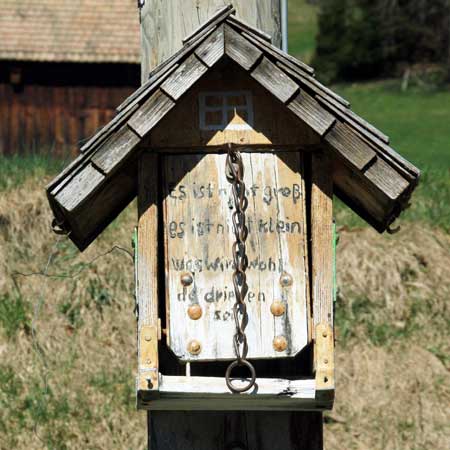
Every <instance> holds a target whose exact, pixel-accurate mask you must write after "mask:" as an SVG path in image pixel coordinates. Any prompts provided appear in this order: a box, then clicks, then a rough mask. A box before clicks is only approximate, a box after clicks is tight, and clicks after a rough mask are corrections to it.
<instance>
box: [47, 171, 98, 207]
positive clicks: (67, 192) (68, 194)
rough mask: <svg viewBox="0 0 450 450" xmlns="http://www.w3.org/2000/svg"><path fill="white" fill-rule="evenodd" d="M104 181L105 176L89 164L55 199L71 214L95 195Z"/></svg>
mask: <svg viewBox="0 0 450 450" xmlns="http://www.w3.org/2000/svg"><path fill="white" fill-rule="evenodd" d="M104 179H105V176H104V175H103V174H101V173H100V172H99V171H98V170H97V169H96V168H95V167H93V166H92V165H91V164H89V165H88V166H86V167H85V168H84V169H83V170H82V171H81V172H79V173H78V174H77V175H76V176H75V177H74V178H73V179H72V180H71V181H70V183H68V184H67V185H66V186H64V188H63V189H62V190H61V191H60V192H59V193H58V194H57V195H56V198H55V199H56V201H57V202H58V204H59V205H60V206H61V207H62V208H64V210H66V211H67V212H69V213H71V212H73V211H74V210H76V209H77V208H78V207H79V206H80V204H82V203H83V202H85V201H86V200H87V198H89V196H91V195H93V194H94V192H95V191H96V190H97V189H98V188H99V186H100V185H101V183H102V182H103V180H104Z"/></svg>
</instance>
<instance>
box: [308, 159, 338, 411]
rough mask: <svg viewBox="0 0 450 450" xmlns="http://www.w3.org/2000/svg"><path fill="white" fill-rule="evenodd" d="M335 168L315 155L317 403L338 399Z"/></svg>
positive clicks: (313, 223)
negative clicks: (335, 358) (334, 269)
mask: <svg viewBox="0 0 450 450" xmlns="http://www.w3.org/2000/svg"><path fill="white" fill-rule="evenodd" d="M332 172H333V166H332V161H331V158H330V155H329V154H328V153H325V152H316V153H313V154H312V174H311V180H312V189H311V265H312V268H311V286H312V305H313V308H312V310H313V320H314V329H315V333H314V336H315V337H314V367H315V370H316V385H317V395H316V397H317V399H318V400H319V401H320V402H325V403H326V404H329V403H332V402H333V399H334V388H335V386H334V385H335V383H334V337H333V335H334V333H333V321H334V320H333V319H334V318H333V301H334V296H333V179H332Z"/></svg>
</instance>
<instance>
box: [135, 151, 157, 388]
mask: <svg viewBox="0 0 450 450" xmlns="http://www.w3.org/2000/svg"><path fill="white" fill-rule="evenodd" d="M138 179H139V182H138V214H139V222H138V243H137V289H136V293H137V301H138V308H139V310H138V312H139V315H138V361H139V367H138V371H139V373H138V390H156V389H157V388H158V340H157V339H155V336H157V335H158V155H157V154H155V153H144V154H143V155H142V156H141V159H140V161H139V175H138ZM148 337H150V339H147V338H148ZM144 354H145V355H147V356H148V354H152V355H153V356H152V357H147V358H143V355H144ZM149 378H150V379H151V384H149V383H148V379H149ZM138 396H139V395H138Z"/></svg>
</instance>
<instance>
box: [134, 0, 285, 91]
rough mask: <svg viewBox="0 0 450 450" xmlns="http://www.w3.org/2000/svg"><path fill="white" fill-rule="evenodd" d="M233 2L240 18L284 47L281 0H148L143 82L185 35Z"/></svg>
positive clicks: (143, 17)
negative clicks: (282, 42)
mask: <svg viewBox="0 0 450 450" xmlns="http://www.w3.org/2000/svg"><path fill="white" fill-rule="evenodd" d="M230 3H232V4H233V6H234V7H235V8H236V16H237V17H238V18H240V19H241V20H244V21H245V22H247V23H248V24H249V25H252V26H254V27H256V28H259V29H260V30H261V31H264V32H266V33H267V34H269V35H270V36H272V42H273V44H274V45H276V46H277V47H281V2H280V0H145V3H144V6H143V7H142V10H141V49H142V72H141V73H142V82H144V81H145V80H147V78H148V74H149V73H150V71H151V70H152V69H153V68H155V67H156V66H157V65H158V64H160V63H162V62H163V61H165V60H166V59H167V58H169V57H170V56H172V55H173V54H174V53H175V52H176V51H177V50H179V49H180V48H181V46H182V45H183V42H182V41H183V39H184V38H185V37H186V36H188V35H189V34H190V33H192V32H193V31H194V30H195V29H196V28H197V27H199V26H200V25H201V24H202V23H203V22H205V21H206V20H208V19H209V18H210V17H211V16H212V15H213V14H214V13H215V12H216V11H217V10H218V9H220V8H223V7H224V6H227V5H228V4H230Z"/></svg>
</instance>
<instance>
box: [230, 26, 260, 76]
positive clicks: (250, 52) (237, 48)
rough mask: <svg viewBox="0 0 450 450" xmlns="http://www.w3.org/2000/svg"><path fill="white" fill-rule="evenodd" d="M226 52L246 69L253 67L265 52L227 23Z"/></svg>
mask: <svg viewBox="0 0 450 450" xmlns="http://www.w3.org/2000/svg"><path fill="white" fill-rule="evenodd" d="M225 52H226V54H227V55H228V56H229V57H230V58H231V59H232V60H233V61H235V62H237V63H238V64H239V65H240V66H241V67H243V68H244V69H245V70H250V69H252V67H253V66H254V65H255V64H256V62H257V61H258V60H259V59H260V58H261V56H262V54H263V53H262V51H261V50H259V49H258V48H257V47H255V46H254V45H253V44H252V43H250V42H249V41H248V40H247V39H245V38H244V37H242V35H240V34H239V33H237V32H236V31H234V30H233V29H232V28H231V27H230V26H228V25H225Z"/></svg>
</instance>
